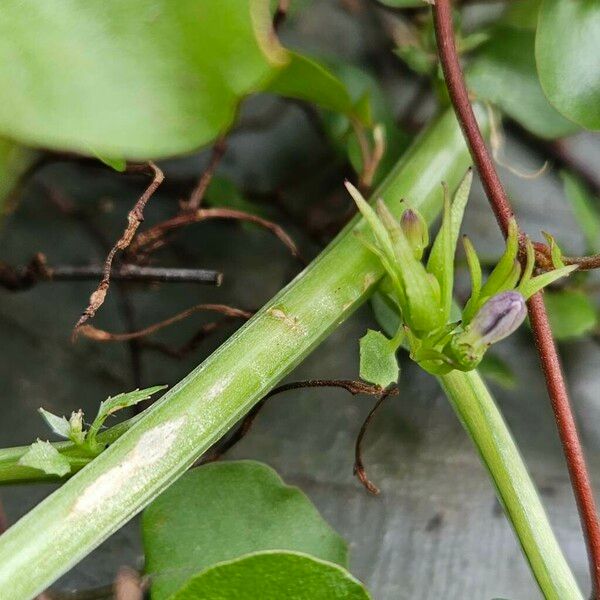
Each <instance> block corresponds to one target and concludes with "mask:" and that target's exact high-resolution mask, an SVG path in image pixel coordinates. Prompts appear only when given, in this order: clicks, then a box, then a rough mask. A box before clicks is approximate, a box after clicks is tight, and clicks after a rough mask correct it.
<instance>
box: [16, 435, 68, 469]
mask: <svg viewBox="0 0 600 600" xmlns="http://www.w3.org/2000/svg"><path fill="white" fill-rule="evenodd" d="M19 464H20V465H23V466H24V467H31V468H33V469H39V470H40V471H44V473H48V474H49V475H58V476H59V477H62V476H63V475H66V474H67V473H69V472H70V471H71V465H70V464H69V459H68V458H67V457H66V456H63V455H62V454H61V453H60V452H59V451H58V450H57V449H56V448H55V447H54V446H53V445H52V444H50V442H42V440H38V441H37V442H35V443H33V444H31V446H29V450H27V452H26V453H25V454H24V455H23V456H22V457H21V458H20V459H19Z"/></svg>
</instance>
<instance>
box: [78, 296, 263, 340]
mask: <svg viewBox="0 0 600 600" xmlns="http://www.w3.org/2000/svg"><path fill="white" fill-rule="evenodd" d="M202 311H212V312H218V313H220V314H222V315H225V316H227V317H230V318H236V319H249V318H250V317H251V316H252V315H253V314H254V313H252V312H250V311H247V310H242V309H240V308H234V307H232V306H228V305H227V304H196V306H192V307H191V308H188V309H187V310H184V311H182V312H180V313H177V314H176V315H174V316H172V317H169V318H168V319H165V320H164V321H160V322H158V323H154V324H152V325H149V326H148V327H144V329H140V330H139V331H132V332H129V333H111V332H110V331H104V330H103V329H98V328H96V327H94V326H93V325H82V326H81V327H80V328H79V333H81V334H82V335H84V336H85V337H87V338H89V339H91V340H95V341H97V342H127V341H129V340H134V339H138V338H143V337H146V336H148V335H151V334H153V333H156V332H157V331H160V330H161V329H164V328H165V327H169V326H170V325H173V324H174V323H178V322H179V321H183V320H184V319H187V318H188V317H189V316H191V315H193V314H195V313H197V312H202Z"/></svg>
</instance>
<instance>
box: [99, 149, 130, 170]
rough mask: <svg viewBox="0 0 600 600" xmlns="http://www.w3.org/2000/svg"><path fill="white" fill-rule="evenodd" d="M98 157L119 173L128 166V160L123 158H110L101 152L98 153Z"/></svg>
mask: <svg viewBox="0 0 600 600" xmlns="http://www.w3.org/2000/svg"><path fill="white" fill-rule="evenodd" d="M94 154H95V153H94ZM96 158H97V159H98V160H99V161H100V162H103V163H104V164H105V165H106V166H107V167H110V168H111V169H114V170H115V171H118V172H119V173H122V172H123V171H124V170H125V169H126V168H127V161H126V160H124V159H123V158H110V157H108V156H100V155H99V154H96Z"/></svg>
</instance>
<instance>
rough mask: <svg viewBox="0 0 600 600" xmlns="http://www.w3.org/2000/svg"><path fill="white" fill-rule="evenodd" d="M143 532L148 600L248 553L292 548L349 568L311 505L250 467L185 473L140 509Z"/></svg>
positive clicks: (270, 474)
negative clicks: (149, 580) (149, 585)
mask: <svg viewBox="0 0 600 600" xmlns="http://www.w3.org/2000/svg"><path fill="white" fill-rule="evenodd" d="M142 534H143V542H144V550H145V555H146V571H147V572H148V573H149V574H151V575H152V598H153V600H166V599H167V598H170V596H171V594H173V592H175V591H176V590H178V589H179V588H180V587H181V586H182V585H183V584H184V583H185V582H186V581H187V580H188V579H189V577H191V576H192V575H194V574H196V573H198V572H200V571H202V570H204V569H206V568H208V567H211V566H213V565H214V564H215V563H220V562H222V561H226V560H232V559H237V558H240V557H241V556H243V555H245V554H248V553H250V552H258V551H263V550H292V551H298V552H306V553H308V554H311V555H313V556H316V557H318V558H320V559H323V560H328V561H331V562H334V563H337V564H339V565H341V566H344V567H345V566H346V565H347V562H348V554H347V548H346V544H345V542H344V540H343V539H342V538H341V537H340V536H339V535H337V534H336V533H335V531H333V530H332V529H331V527H330V526H329V525H328V524H327V523H326V522H325V521H324V520H323V518H322V517H321V516H320V515H319V513H318V511H317V509H316V508H315V507H314V506H313V505H312V504H311V502H310V500H309V499H308V498H307V497H306V496H305V495H304V494H303V493H302V492H301V491H300V490H299V489H298V488H295V487H290V486H287V485H285V484H284V482H283V481H282V480H281V479H280V477H279V476H278V475H277V473H275V471H273V470H272V469H271V468H270V467H268V466H267V465H264V464H261V463H257V462H253V461H239V462H223V463H213V464H209V465H206V466H203V467H200V468H198V469H193V470H192V471H189V472H188V473H186V474H185V475H184V476H183V477H181V479H179V480H178V481H176V482H175V483H174V484H173V485H172V486H171V487H170V488H168V489H167V490H166V491H165V492H163V494H161V495H160V496H159V497H158V498H157V499H156V500H155V501H154V502H153V503H152V504H151V505H150V506H149V507H148V508H147V509H146V510H145V511H144V514H143V519H142ZM254 592H255V594H256V595H255V596H254V598H256V599H258V598H262V596H261V595H260V594H258V593H257V592H256V590H254ZM202 597H203V598H204V596H202Z"/></svg>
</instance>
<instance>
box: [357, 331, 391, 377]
mask: <svg viewBox="0 0 600 600" xmlns="http://www.w3.org/2000/svg"><path fill="white" fill-rule="evenodd" d="M396 349H397V348H394V346H393V344H392V342H391V340H388V339H387V338H386V337H385V335H383V333H381V332H380V331H373V330H372V329H369V330H368V331H367V333H366V335H365V336H363V337H362V338H361V339H360V377H361V379H364V380H365V381H368V382H369V383H374V384H375V385H379V386H381V387H382V388H384V387H387V386H388V385H389V384H390V383H396V382H397V381H398V375H399V373H400V368H399V367H398V361H397V359H396Z"/></svg>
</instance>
